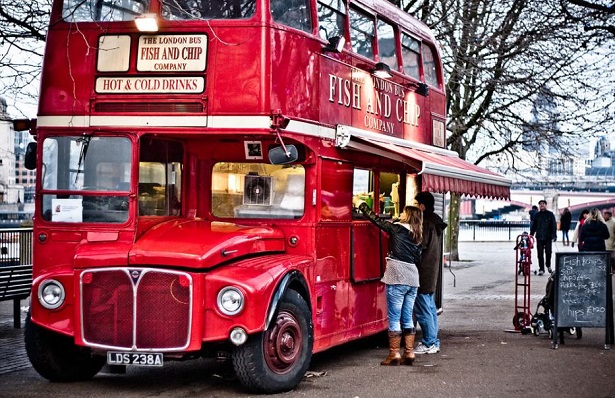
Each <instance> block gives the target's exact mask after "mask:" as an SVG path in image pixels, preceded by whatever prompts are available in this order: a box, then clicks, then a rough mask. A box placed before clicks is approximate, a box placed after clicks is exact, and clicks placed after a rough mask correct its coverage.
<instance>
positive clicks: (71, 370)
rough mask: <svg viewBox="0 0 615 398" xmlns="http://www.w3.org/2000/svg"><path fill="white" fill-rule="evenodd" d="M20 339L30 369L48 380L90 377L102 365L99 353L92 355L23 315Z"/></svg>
mask: <svg viewBox="0 0 615 398" xmlns="http://www.w3.org/2000/svg"><path fill="white" fill-rule="evenodd" d="M24 340H25V346H26V353H27V354H28V359H29V360H30V363H31V364H32V367H33V368H34V370H36V371H37V372H38V374H40V375H41V376H43V377H44V378H46V379H47V380H49V381H54V382H72V381H84V380H88V379H91V378H92V377H94V375H96V374H97V373H98V372H100V370H101V369H102V367H103V366H104V365H105V362H106V359H105V357H103V356H93V355H92V354H91V350H90V349H89V348H84V347H79V346H76V345H75V344H74V343H73V339H72V338H71V337H68V336H64V335H61V334H58V333H54V332H52V331H49V330H47V329H45V328H42V327H40V326H38V325H36V324H35V323H33V322H32V321H31V320H30V314H29V313H28V316H27V318H26V327H25V331H24Z"/></svg>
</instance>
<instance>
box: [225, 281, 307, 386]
mask: <svg viewBox="0 0 615 398" xmlns="http://www.w3.org/2000/svg"><path fill="white" fill-rule="evenodd" d="M313 329H314V327H313V324H312V316H311V312H310V308H309V307H308V305H307V303H306V302H305V300H304V299H303V297H301V295H299V293H297V292H295V291H293V290H289V291H287V292H286V293H285V294H284V297H283V298H282V300H281V301H280V304H279V306H278V311H277V313H276V315H275V318H274V320H273V321H272V322H271V325H269V328H268V329H267V330H265V331H264V332H261V333H258V334H256V335H253V336H250V338H249V339H248V341H247V342H246V343H245V344H244V345H242V346H239V347H237V348H236V349H235V350H234V352H233V367H234V369H235V373H236V374H237V377H238V378H239V380H240V381H241V383H242V384H243V386H244V387H245V388H246V389H248V390H250V391H254V392H259V393H269V394H270V393H277V392H283V391H288V390H291V389H293V388H295V387H296V386H297V385H298V384H299V382H300V381H301V379H302V378H303V375H304V374H305V372H306V370H307V369H308V366H309V365H310V360H311V359H312V348H313V345H314V336H313Z"/></svg>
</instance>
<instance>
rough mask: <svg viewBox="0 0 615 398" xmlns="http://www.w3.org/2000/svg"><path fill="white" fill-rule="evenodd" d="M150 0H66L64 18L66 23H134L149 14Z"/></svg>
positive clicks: (63, 11) (63, 9)
mask: <svg viewBox="0 0 615 398" xmlns="http://www.w3.org/2000/svg"><path fill="white" fill-rule="evenodd" d="M149 6H150V3H149V0H105V1H102V0H91V1H83V0H64V4H63V5H62V18H64V20H65V21H66V22H118V21H132V20H133V19H135V18H136V17H137V16H139V15H141V14H144V13H148V12H149Z"/></svg>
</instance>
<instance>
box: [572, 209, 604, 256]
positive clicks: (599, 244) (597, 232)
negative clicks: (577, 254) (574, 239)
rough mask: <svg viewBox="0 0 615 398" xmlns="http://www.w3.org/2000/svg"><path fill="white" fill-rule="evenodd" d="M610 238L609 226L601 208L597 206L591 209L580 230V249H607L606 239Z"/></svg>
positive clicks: (587, 250) (596, 250)
mask: <svg viewBox="0 0 615 398" xmlns="http://www.w3.org/2000/svg"><path fill="white" fill-rule="evenodd" d="M608 238H609V228H608V227H607V226H606V224H605V223H604V218H602V214H600V210H598V209H596V208H593V209H591V210H590V211H589V215H588V216H587V219H586V220H585V223H584V224H583V226H582V227H581V229H580V232H579V251H584V252H600V251H605V250H606V245H605V242H604V240H605V239H608ZM581 243H582V244H581Z"/></svg>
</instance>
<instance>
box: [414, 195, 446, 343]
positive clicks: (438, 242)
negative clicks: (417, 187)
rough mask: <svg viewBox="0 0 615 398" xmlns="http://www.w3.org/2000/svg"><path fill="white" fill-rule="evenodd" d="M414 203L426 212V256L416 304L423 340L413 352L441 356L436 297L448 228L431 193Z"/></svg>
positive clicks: (420, 274) (420, 271)
mask: <svg viewBox="0 0 615 398" xmlns="http://www.w3.org/2000/svg"><path fill="white" fill-rule="evenodd" d="M414 199H415V200H416V202H417V203H418V206H419V207H420V208H421V210H423V255H422V257H421V262H420V264H419V265H418V269H419V279H420V282H421V284H420V286H419V291H418V294H417V296H416V301H415V302H414V313H415V315H416V321H417V322H418V324H419V326H420V327H421V331H422V338H421V342H420V343H419V344H418V345H417V347H416V348H415V349H414V352H415V353H416V354H435V353H438V352H440V339H439V338H438V309H437V308H436V297H435V295H436V286H437V284H438V276H439V273H440V265H441V261H442V241H443V235H444V229H445V228H446V227H447V224H446V223H445V222H444V221H442V218H441V217H440V216H439V215H437V214H436V213H434V204H435V199H434V196H433V195H432V194H431V193H429V192H419V193H418V194H417V195H416V197H415V198H414Z"/></svg>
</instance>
